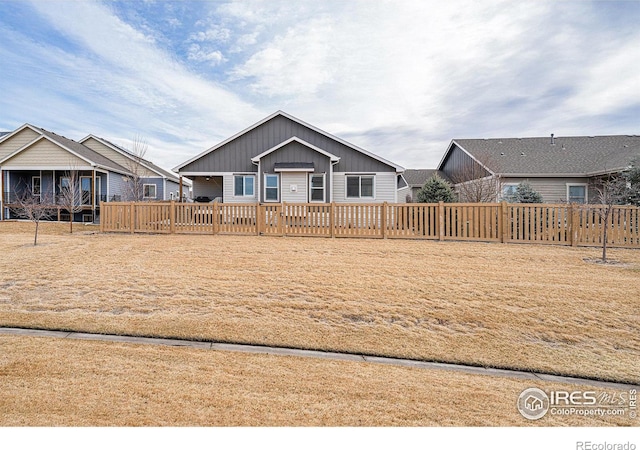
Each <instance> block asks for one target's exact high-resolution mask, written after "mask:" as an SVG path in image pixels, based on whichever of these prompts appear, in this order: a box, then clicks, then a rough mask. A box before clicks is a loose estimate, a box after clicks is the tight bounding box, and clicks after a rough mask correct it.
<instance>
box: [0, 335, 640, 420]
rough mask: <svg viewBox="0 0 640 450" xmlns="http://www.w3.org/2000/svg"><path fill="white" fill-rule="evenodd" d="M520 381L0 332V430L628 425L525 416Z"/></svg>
mask: <svg viewBox="0 0 640 450" xmlns="http://www.w3.org/2000/svg"><path fill="white" fill-rule="evenodd" d="M533 384H537V383H533ZM531 385H532V383H531V382H530V381H523V380H512V379H504V378H492V377H487V376H481V375H465V374H460V373H455V372H453V373H451V372H444V371H430V370H420V369H411V368H402V367H392V366H382V365H376V364H370V363H356V362H338V361H329V360H318V359H312V358H296V357H290V356H273V355H250V354H244V353H229V352H214V351H208V350H195V349H187V348H174V347H156V346H149V345H127V344H116V343H102V342H89V341H72V340H62V339H47V338H31V337H16V336H6V335H5V336H0V386H1V388H2V395H0V412H1V414H0V426H25V425H27V426H166V425H171V426H187V425H189V426H257V425H259V426H482V425H491V426H497V425H500V426H534V425H537V426H553V425H561V426H602V425H607V426H611V425H623V426H634V425H637V423H638V422H637V420H634V419H630V418H629V417H578V416H554V415H552V414H550V413H549V414H547V415H546V416H545V417H544V418H542V419H540V420H538V421H535V422H532V421H528V420H526V419H524V418H523V417H521V415H520V414H519V413H518V411H517V409H516V401H517V398H518V395H519V394H520V392H522V390H524V389H526V388H528V387H531ZM538 387H541V388H544V389H575V386H568V385H561V384H551V383H544V384H538Z"/></svg>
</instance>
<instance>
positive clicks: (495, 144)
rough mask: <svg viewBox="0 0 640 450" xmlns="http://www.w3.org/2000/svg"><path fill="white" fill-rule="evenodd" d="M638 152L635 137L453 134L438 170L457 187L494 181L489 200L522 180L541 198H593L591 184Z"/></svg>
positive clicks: (555, 200)
mask: <svg viewBox="0 0 640 450" xmlns="http://www.w3.org/2000/svg"><path fill="white" fill-rule="evenodd" d="M638 157H640V136H625V135H620V136H574V137H554V135H551V137H550V138H549V137H534V138H508V139H454V140H452V141H451V143H450V144H449V147H448V148H447V151H446V153H445V154H444V156H443V158H442V160H441V161H440V164H439V165H438V170H440V171H442V172H443V173H444V174H445V175H446V176H447V177H448V178H449V180H451V181H452V182H454V184H455V186H456V189H457V190H458V191H459V192H460V188H461V185H462V184H465V183H467V184H473V183H481V182H482V181H487V180H497V183H496V184H495V185H494V186H496V187H495V188H494V191H498V192H495V196H494V199H495V200H501V199H503V198H507V197H508V195H509V194H511V193H512V192H513V190H514V189H515V187H516V186H517V185H518V184H519V183H520V182H522V181H528V182H529V184H530V185H531V186H532V187H533V189H535V190H536V191H538V192H539V193H540V194H541V195H542V197H543V201H544V202H545V203H565V202H569V203H594V202H596V203H597V201H598V199H597V194H596V190H595V186H596V185H597V184H598V182H599V181H601V180H602V179H603V178H604V177H607V176H609V175H611V174H615V173H619V172H621V171H622V170H624V169H626V168H628V167H629V165H630V163H631V161H632V160H633V159H634V158H638Z"/></svg>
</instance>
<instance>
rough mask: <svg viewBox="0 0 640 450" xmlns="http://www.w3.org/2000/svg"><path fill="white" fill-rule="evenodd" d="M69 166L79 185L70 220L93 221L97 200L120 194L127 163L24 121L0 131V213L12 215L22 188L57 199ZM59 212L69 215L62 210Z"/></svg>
mask: <svg viewBox="0 0 640 450" xmlns="http://www.w3.org/2000/svg"><path fill="white" fill-rule="evenodd" d="M96 142H97V141H96ZM103 153H105V152H103ZM70 171H77V174H78V184H79V191H80V192H79V195H78V202H79V205H78V206H79V207H80V208H81V211H80V212H77V213H75V214H74V218H73V219H74V220H75V221H83V222H87V221H90V222H95V221H98V219H99V215H100V202H101V201H114V200H119V199H122V198H124V197H125V196H126V192H127V186H126V185H127V182H128V181H129V180H130V179H131V172H130V169H128V168H127V167H124V166H123V165H121V164H119V163H117V162H115V161H113V160H112V159H110V158H109V157H107V156H105V155H104V154H102V153H99V152H97V151H95V150H93V149H92V148H90V147H88V146H86V145H83V144H80V143H79V142H76V141H73V140H71V139H68V138H66V137H64V136H60V135H57V134H55V133H52V132H50V131H47V130H44V129H42V128H38V127H35V126H33V125H30V124H25V125H23V126H21V127H20V128H18V129H16V130H15V131H13V132H10V133H8V134H5V135H4V136H1V137H0V175H1V178H0V186H2V191H1V194H2V195H1V197H0V213H1V215H0V218H4V219H6V218H15V217H17V215H16V203H17V199H18V198H19V197H21V196H23V195H24V194H25V193H26V192H31V193H33V195H34V196H35V197H37V198H40V199H41V200H44V199H46V201H48V202H52V203H54V204H57V205H61V204H62V203H63V202H62V199H61V191H62V186H64V185H65V183H68V182H69V172H70ZM174 178H175V176H174ZM156 192H157V191H156ZM62 213H63V216H64V218H65V219H67V218H68V217H69V212H68V211H62Z"/></svg>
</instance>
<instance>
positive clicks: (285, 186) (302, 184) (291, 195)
mask: <svg viewBox="0 0 640 450" xmlns="http://www.w3.org/2000/svg"><path fill="white" fill-rule="evenodd" d="M280 177H281V178H280V188H281V192H280V201H283V202H290V203H307V202H308V201H309V197H308V193H307V177H308V175H307V173H306V172H282V173H281V174H280ZM263 185H264V183H263ZM293 186H295V189H296V190H295V191H294V190H292V189H293V188H292V187H293Z"/></svg>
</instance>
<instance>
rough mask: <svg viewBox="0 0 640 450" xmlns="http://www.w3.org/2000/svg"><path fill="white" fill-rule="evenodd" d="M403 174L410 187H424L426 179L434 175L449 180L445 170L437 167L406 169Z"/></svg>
mask: <svg viewBox="0 0 640 450" xmlns="http://www.w3.org/2000/svg"><path fill="white" fill-rule="evenodd" d="M402 175H404V179H405V180H406V182H407V184H408V185H409V186H410V187H422V186H424V183H425V181H427V180H428V179H429V178H431V177H433V176H434V175H438V176H439V177H440V178H442V179H444V180H447V181H448V180H449V178H448V177H447V176H446V175H445V174H444V172H442V171H441V170H437V169H405V171H404V173H403V174H402Z"/></svg>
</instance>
